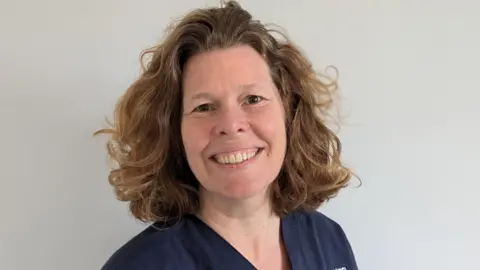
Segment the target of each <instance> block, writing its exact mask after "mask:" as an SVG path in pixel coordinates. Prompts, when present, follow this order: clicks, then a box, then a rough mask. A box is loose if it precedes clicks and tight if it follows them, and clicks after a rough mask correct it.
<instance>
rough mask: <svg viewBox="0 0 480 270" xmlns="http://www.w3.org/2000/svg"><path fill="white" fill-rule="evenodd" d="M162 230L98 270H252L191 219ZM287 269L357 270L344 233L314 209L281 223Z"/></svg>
mask: <svg viewBox="0 0 480 270" xmlns="http://www.w3.org/2000/svg"><path fill="white" fill-rule="evenodd" d="M162 228H165V224H161V223H155V224H152V225H151V226H149V227H148V228H147V229H145V230H144V231H142V232H141V233H140V234H138V235H137V236H135V237H134V238H133V239H131V240H130V241H128V242H127V243H126V244H125V245H124V246H122V247H121V248H120V249H119V250H117V251H116V252H115V253H114V254H113V255H112V256H111V257H110V258H109V260H108V261H107V262H106V264H105V265H104V266H103V267H102V270H207V269H209V270H217V269H218V270H223V269H225V270H255V267H254V266H253V265H252V264H251V263H250V262H249V261H248V260H247V259H245V257H243V256H242V255H241V254H240V253H239V252H238V251H236V250H235V249H234V248H233V247H232V246H231V245H230V244H229V243H228V242H227V241H225V240H224V239H223V238H222V237H221V236H220V235H218V234H217V233H216V232H215V231H214V230H212V229H211V228H210V227H209V226H208V225H206V224H205V223H203V222H202V221H201V220H200V219H198V218H197V217H196V216H194V215H189V216H186V217H184V218H182V219H180V220H179V221H178V222H175V225H173V226H170V227H169V228H168V229H162ZM281 233H282V237H283V241H284V245H285V248H286V250H287V253H288V258H289V260H290V263H291V269H292V270H310V269H311V270H358V267H357V265H356V262H355V258H354V255H353V252H352V248H351V246H350V243H349V241H348V240H347V237H346V236H345V233H344V231H343V229H342V228H341V227H340V226H339V225H338V224H337V223H336V222H335V221H333V220H331V219H330V218H328V217H327V216H325V215H324V214H321V213H319V212H316V211H312V212H294V213H292V214H290V215H288V216H286V217H284V218H282V220H281Z"/></svg>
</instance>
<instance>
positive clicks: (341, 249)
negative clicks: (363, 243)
mask: <svg viewBox="0 0 480 270" xmlns="http://www.w3.org/2000/svg"><path fill="white" fill-rule="evenodd" d="M291 224H292V225H294V226H295V227H296V230H297V231H298V232H299V233H298V239H299V241H302V242H304V244H305V245H307V246H309V247H310V248H312V249H318V250H322V253H324V257H325V258H328V260H332V261H336V262H338V263H339V264H344V263H347V264H348V265H349V266H350V267H347V269H349V270H350V269H352V270H353V269H357V268H356V267H357V266H356V260H355V256H354V252H353V249H352V246H351V244H350V241H349V240H348V237H347V235H346V233H345V231H344V229H343V227H342V226H341V225H340V224H339V223H338V222H336V221H335V220H333V219H332V218H330V217H328V216H327V215H326V214H323V213H321V212H318V211H299V212H295V213H293V214H292V217H291Z"/></svg>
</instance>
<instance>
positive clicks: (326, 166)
mask: <svg viewBox="0 0 480 270" xmlns="http://www.w3.org/2000/svg"><path fill="white" fill-rule="evenodd" d="M147 53H151V54H152V58H151V61H150V62H149V63H148V65H147V66H146V67H145V69H144V71H143V73H142V74H141V75H140V77H139V78H138V79H137V80H136V81H135V82H134V83H133V84H132V85H131V86H130V87H129V89H128V90H127V91H126V93H125V94H124V95H122V97H121V99H120V101H119V103H118V104H117V107H116V109H115V121H114V123H113V126H112V127H111V128H109V129H106V130H101V131H99V133H107V134H110V135H111V140H110V141H109V142H108V151H109V154H110V157H111V159H112V160H114V161H116V163H117V165H118V166H117V167H116V168H114V169H113V170H112V171H111V173H110V177H109V180H110V183H111V184H112V185H113V186H114V187H115V191H116V194H117V197H118V198H119V199H120V200H122V201H127V202H129V205H130V210H131V212H132V214H133V216H135V217H136V218H137V219H139V220H142V221H147V222H156V223H154V224H157V225H158V224H162V223H163V222H164V221H166V220H175V219H179V220H180V222H179V223H178V224H177V225H176V226H174V227H173V228H170V229H168V230H163V231H157V230H155V229H154V228H153V227H150V228H149V229H147V230H146V231H145V232H144V233H143V234H141V236H139V237H136V238H135V239H134V240H132V241H131V242H130V243H128V244H127V245H126V246H125V247H124V248H122V249H121V251H119V252H117V253H116V254H115V255H114V256H113V257H112V258H111V259H110V260H109V262H108V263H107V264H106V265H105V269H120V270H122V269H125V270H128V269H226V268H228V269H233V268H237V269H249V268H254V267H255V268H257V269H282V270H287V269H332V270H333V269H344V270H345V269H356V266H355V261H354V259H353V255H352V250H351V248H350V245H349V244H348V241H347V239H346V237H345V235H344V233H343V231H342V230H341V228H340V227H339V226H338V225H337V224H336V223H335V222H333V221H331V220H329V219H328V218H326V217H325V216H323V215H321V214H317V213H316V210H317V209H318V208H319V207H320V206H321V205H322V204H323V203H324V202H326V201H327V200H329V199H330V198H332V197H334V196H336V195H337V194H338V193H339V191H340V190H341V189H342V188H344V187H345V186H347V184H348V182H349V181H350V178H351V176H352V172H351V171H350V169H349V168H346V167H345V166H344V165H343V164H342V162H341V159H340V149H341V144H340V141H339V139H338V137H337V136H336V135H335V134H334V133H333V131H331V130H330V129H329V128H328V127H327V125H326V124H325V122H324V120H325V119H326V118H327V116H328V111H329V110H330V107H331V105H332V103H333V97H334V91H335V89H336V82H335V81H327V82H326V81H322V80H320V77H319V76H317V74H316V72H315V70H314V69H313V67H312V64H311V63H310V62H309V61H308V60H307V59H306V57H305V56H304V55H303V54H302V53H301V51H300V50H299V49H298V48H297V47H296V46H295V45H294V44H293V43H292V42H291V41H289V40H288V39H287V38H284V39H280V38H275V37H274V36H273V34H272V32H271V31H269V30H267V29H266V27H265V26H264V25H263V24H261V23H260V22H259V21H257V20H253V19H252V16H251V15H250V14H249V13H248V12H247V11H246V10H244V9H242V8H241V7H240V6H239V5H238V4H237V3H236V2H233V1H230V2H228V3H227V4H226V5H225V6H224V7H221V8H210V9H198V10H195V11H192V12H191V13H189V14H187V15H186V16H185V17H184V18H183V19H182V20H180V21H179V22H178V23H177V24H176V25H175V26H173V27H172V28H171V32H170V33H169V34H168V35H166V37H165V40H164V41H163V42H162V43H161V44H159V45H158V46H155V47H154V48H152V49H151V50H149V51H148V52H147ZM323 78H326V77H325V76H323ZM301 213H302V214H301ZM156 227H158V226H156ZM240 254H241V255H240Z"/></svg>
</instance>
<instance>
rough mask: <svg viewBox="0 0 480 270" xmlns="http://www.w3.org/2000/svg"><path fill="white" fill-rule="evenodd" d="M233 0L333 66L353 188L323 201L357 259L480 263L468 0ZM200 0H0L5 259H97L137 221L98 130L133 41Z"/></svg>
mask: <svg viewBox="0 0 480 270" xmlns="http://www.w3.org/2000/svg"><path fill="white" fill-rule="evenodd" d="M208 2H209V3H214V2H215V1H213V0H212V1H208ZM241 2H242V3H243V4H244V6H245V7H246V8H249V9H250V10H251V12H252V13H253V14H254V15H255V16H256V17H257V18H259V19H262V20H263V21H265V22H274V23H278V24H279V25H281V26H283V27H284V28H285V29H286V30H287V32H288V34H289V35H290V36H291V37H292V38H293V39H294V40H295V41H296V42H297V43H298V44H299V45H300V46H301V47H302V48H303V49H304V50H305V51H306V53H307V54H308V56H309V57H310V58H311V60H312V61H313V62H314V63H315V65H316V66H317V67H318V69H319V70H322V69H323V68H324V67H325V66H327V65H335V66H336V67H337V68H338V69H339V72H340V83H341V87H342V89H341V90H342V95H343V97H344V100H343V106H342V109H343V112H344V114H346V115H347V116H348V118H346V120H345V125H344V126H343V128H342V130H341V133H340V137H341V139H342V140H343V143H344V159H345V161H346V162H347V163H348V164H349V165H351V166H352V167H353V168H354V169H355V171H356V173H357V174H358V175H359V176H360V177H361V179H362V181H363V185H362V186H361V187H360V188H354V187H351V188H348V189H346V190H345V191H344V192H342V193H341V194H340V195H339V196H338V197H337V198H336V199H334V200H333V201H331V202H330V203H329V204H328V205H327V207H325V208H323V209H322V211H325V212H326V213H327V214H328V215H330V216H331V217H332V218H334V219H336V220H337V221H338V222H339V223H340V224H342V226H343V227H344V229H345V230H346V232H347V234H348V236H349V238H350V241H351V243H352V245H353V248H354V250H355V253H356V257H357V260H358V264H359V266H360V269H365V270H384V269H389V270H404V269H411V270H416V269H418V270H420V269H445V270H446V269H476V268H477V266H478V260H479V259H480V255H479V251H480V249H479V248H478V243H479V242H480V230H479V228H480V210H479V208H480V196H478V190H479V189H480V183H479V182H480V177H479V175H478V168H480V106H479V100H480V83H479V77H480V76H479V75H478V70H479V68H478V64H479V63H480V53H479V51H480V36H479V35H480V18H479V17H476V16H477V15H478V14H479V13H478V11H479V10H480V5H479V4H478V2H476V1H470V0H457V1H446V0H445V1H431V2H430V1H414V0H403V1H382V0H368V1H367V0H364V1H356V0H349V1H347V0H336V1H326V0H325V1H324V0H321V1H318V0H316V1H287V0H282V1H279V0H276V1H254V0H244V1H241ZM205 3H206V2H205V1H201V0H196V1H195V0H189V1H168V2H167V1H165V0H164V1H159V0H142V1H133V0H131V1H118V0H115V1H114V0H110V1H107V0H103V1H97V0H83V1H79V0H77V1H72V0H70V1H60V0H48V1H33V0H31V1H2V2H1V4H0V30H1V31H0V123H1V125H0V127H1V132H0V139H1V142H2V147H1V150H2V151H1V155H0V181H1V191H0V192H1V196H0V200H1V203H0V213H1V215H0V269H2V270H3V269H5V270H10V269H12V270H17V269H18V270H19V269H38V270H52V269H69V270H85V269H99V268H100V266H101V265H102V264H103V263H104V261H105V260H106V259H107V257H108V256H109V255H110V254H111V253H112V252H113V251H114V250H116V249H117V248H118V247H119V246H120V245H122V244H123V243H124V242H125V241H127V240H128V239H130V237H132V236H133V235H135V234H136V233H137V232H139V231H140V230H141V229H142V228H143V226H144V225H142V224H140V223H138V222H135V221H134V220H133V219H132V218H131V216H130V215H129V214H128V212H127V208H126V205H125V204H123V203H120V202H117V201H116V200H115V198H114V195H113V192H112V190H111V188H110V186H109V185H108V183H107V174H108V167H107V163H106V153H105V149H104V140H103V139H101V138H95V139H94V138H92V132H94V131H95V130H96V129H98V128H102V127H103V125H104V119H105V117H106V116H111V112H112V108H113V105H114V103H115V102H116V99H117V98H118V96H119V95H120V94H122V93H123V91H124V90H125V88H126V87H127V86H128V85H129V84H130V83H131V82H132V80H133V79H134V78H135V76H136V75H137V74H138V72H139V64H138V55H139V52H140V51H141V50H142V49H144V48H146V47H147V46H149V45H152V44H154V43H155V42H156V41H157V40H158V39H159V38H160V37H161V35H162V31H163V29H164V27H165V26H166V24H167V23H169V22H170V20H171V18H173V17H177V16H179V15H182V14H184V13H185V12H186V11H188V10H189V9H191V8H194V7H202V6H205ZM272 6H274V7H275V8H276V9H274V8H272ZM353 184H354V185H355V184H357V182H353Z"/></svg>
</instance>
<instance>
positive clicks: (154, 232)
mask: <svg viewBox="0 0 480 270" xmlns="http://www.w3.org/2000/svg"><path fill="white" fill-rule="evenodd" d="M185 230H186V228H185V226H183V220H178V222H176V223H174V224H173V225H172V224H169V225H168V226H165V224H162V223H159V222H157V223H153V224H151V225H150V226H148V227H147V228H145V229H144V230H143V231H141V232H140V233H138V234H137V235H135V236H134V237H133V238H131V239H130V240H129V241H127V242H126V243H125V244H123V245H122V246H121V247H120V248H118V249H117V250H116V251H115V252H114V253H113V254H112V255H111V256H110V257H109V258H108V260H107V261H106V263H105V264H104V265H103V267H102V268H101V269H102V270H137V269H142V270H149V269H159V268H158V266H159V265H162V266H163V267H162V268H161V269H162V270H163V269H172V270H173V269H179V268H178V267H179V266H180V267H181V264H179V262H178V259H179V258H181V257H182V256H181V254H180V253H185V252H186V251H185V245H184V242H183V241H182V238H181V237H179V236H181V235H185V233H186V232H185ZM181 263H183V264H185V263H187V265H185V266H186V267H187V268H188V267H189V264H188V263H189V261H188V260H183V261H182V262H181Z"/></svg>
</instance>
